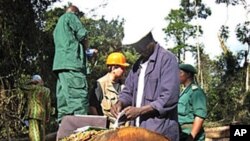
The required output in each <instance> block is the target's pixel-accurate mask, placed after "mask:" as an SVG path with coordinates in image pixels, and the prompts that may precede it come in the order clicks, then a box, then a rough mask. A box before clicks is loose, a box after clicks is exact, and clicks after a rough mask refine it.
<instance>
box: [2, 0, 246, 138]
mask: <svg viewBox="0 0 250 141" xmlns="http://www.w3.org/2000/svg"><path fill="white" fill-rule="evenodd" d="M56 1H57V0H26V1H17V0H0V35H1V38H0V139H7V138H8V139H10V138H13V137H16V138H19V137H23V136H27V127H26V125H25V123H24V121H25V109H26V101H27V99H26V96H25V95H24V94H23V92H22V91H21V90H20V89H19V87H20V86H21V85H22V84H23V83H25V82H26V81H27V80H29V79H30V78H31V76H32V75H33V74H40V75H41V76H42V77H43V79H44V81H45V85H46V86H47V87H49V88H50V89H51V92H52V93H51V99H52V106H53V109H54V110H53V112H52V113H51V114H52V118H51V120H50V124H49V125H48V126H47V132H55V131H56V130H57V123H56V120H55V119H56V108H55V107H56V95H55V86H56V76H55V74H54V73H53V72H52V63H53V56H54V43H53V37H52V32H53V29H54V27H55V25H56V22H57V20H58V18H59V17H60V16H61V15H62V14H63V13H64V8H65V7H67V6H68V5H65V7H64V8H54V9H48V7H50V6H51V5H52V4H53V3H54V2H56ZM215 3H217V4H221V3H224V4H225V6H229V5H244V8H246V9H247V8H248V7H249V3H247V1H245V0H215ZM106 4H108V0H107V3H105V4H103V5H100V7H105V5H106ZM69 5H70V3H69ZM93 10H96V9H93ZM249 12H250V11H248V13H249ZM211 14H219V13H213V11H211V9H210V8H209V7H207V6H206V5H204V4H203V3H202V0H194V1H193V0H181V1H180V5H179V8H178V9H172V10H171V11H170V13H169V14H168V15H166V18H165V20H166V21H168V24H166V27H165V28H164V29H163V31H164V33H165V35H166V42H167V41H168V40H173V41H174V43H175V44H174V46H173V47H172V48H170V49H169V50H171V51H172V52H173V53H174V54H175V55H176V56H177V58H178V59H179V62H180V63H181V62H183V61H184V60H185V57H186V53H191V54H192V55H193V57H194V58H195V66H196V68H197V70H198V74H197V80H198V82H199V84H200V85H201V86H202V87H203V89H204V90H205V92H206V95H207V98H208V119H207V120H206V124H205V125H206V126H220V125H228V124H230V123H232V122H239V123H244V124H249V121H250V111H249V110H250V103H249V102H250V93H249V87H250V86H249V85H250V84H249V58H248V56H249V47H250V21H248V20H246V21H245V22H243V23H239V24H238V25H237V26H236V27H235V29H236V30H235V31H230V30H229V28H228V27H227V26H226V25H222V26H221V28H220V30H219V31H218V33H219V34H218V40H219V41H220V46H218V48H221V49H222V50H223V53H222V54H221V55H219V56H217V58H215V59H211V58H210V57H209V55H208V54H206V53H205V52H204V45H203V44H202V43H201V42H196V43H194V44H190V43H188V42H186V41H187V40H188V39H190V38H193V39H195V38H198V37H199V36H202V34H203V30H202V27H201V26H200V25H198V24H194V23H193V22H192V20H193V19H197V18H200V19H204V20H206V18H207V17H209V16H210V15H211ZM81 21H82V22H83V23H84V24H85V26H86V28H87V29H88V30H89V31H90V35H89V39H90V42H89V43H90V47H92V48H97V49H98V50H99V53H98V56H97V57H96V58H94V59H93V60H91V61H89V62H88V66H89V75H88V82H89V92H90V94H92V93H93V86H94V83H95V80H96V79H98V78H99V77H101V76H102V75H104V74H105V73H106V72H107V70H106V69H105V68H106V66H105V60H106V57H107V55H108V54H109V53H110V52H113V51H122V52H123V53H124V54H125V55H126V57H127V59H128V62H129V63H130V64H133V63H134V62H135V60H136V59H137V58H138V56H139V54H137V53H136V52H135V51H134V50H133V49H132V48H130V47H123V46H122V44H121V40H122V38H123V37H124V20H121V19H118V18H117V19H112V20H106V19H105V18H104V17H101V18H99V19H93V18H89V17H87V16H86V15H85V13H83V12H82V15H81ZM229 32H235V35H236V37H237V39H238V40H239V41H240V42H241V43H242V44H243V45H247V47H248V48H247V49H245V50H240V51H238V52H237V53H236V54H235V53H232V51H230V49H229V48H228V46H227V44H226V43H227V39H228V38H229ZM129 69H130V68H129Z"/></svg>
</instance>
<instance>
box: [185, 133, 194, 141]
mask: <svg viewBox="0 0 250 141" xmlns="http://www.w3.org/2000/svg"><path fill="white" fill-rule="evenodd" d="M193 140H194V137H193V136H192V134H191V133H190V134H189V135H188V137H187V139H186V141H193Z"/></svg>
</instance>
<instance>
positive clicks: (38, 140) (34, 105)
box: [22, 75, 51, 141]
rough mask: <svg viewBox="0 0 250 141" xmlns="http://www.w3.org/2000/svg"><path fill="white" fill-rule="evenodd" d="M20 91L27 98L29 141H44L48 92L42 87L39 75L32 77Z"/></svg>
mask: <svg viewBox="0 0 250 141" xmlns="http://www.w3.org/2000/svg"><path fill="white" fill-rule="evenodd" d="M22 90H23V91H24V93H25V94H26V95H27V97H28V121H29V139H30V141H45V122H48V121H49V117H50V103H51V99H50V90H49V89H48V88H46V87H45V86H43V80H42V78H41V76H40V75H34V76H33V77H32V80H31V81H30V82H28V84H27V85H25V86H23V87H22Z"/></svg>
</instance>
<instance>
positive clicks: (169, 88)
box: [150, 55, 180, 116]
mask: <svg viewBox="0 0 250 141" xmlns="http://www.w3.org/2000/svg"><path fill="white" fill-rule="evenodd" d="M161 67H162V68H161V78H163V79H161V81H160V82H159V83H160V84H159V87H160V88H159V89H160V91H159V93H160V94H159V96H158V98H157V99H156V100H155V101H153V102H151V103H150V105H151V106H152V107H153V108H154V109H155V110H157V111H158V112H159V114H160V115H161V116H164V115H165V114H167V113H168V112H169V111H171V110H173V109H175V108H177V104H178V97H179V84H180V83H179V77H178V76H179V68H178V63H177V60H176V58H174V57H173V56H172V57H167V56H166V55H165V56H164V58H163V59H162V65H161Z"/></svg>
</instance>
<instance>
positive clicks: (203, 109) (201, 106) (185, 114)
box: [178, 84, 207, 125]
mask: <svg viewBox="0 0 250 141" xmlns="http://www.w3.org/2000/svg"><path fill="white" fill-rule="evenodd" d="M195 116H198V117H201V118H204V119H205V118H206V117H207V103H206V96H205V93H204V92H203V90H202V89H201V88H200V87H199V86H197V85H195V84H190V85H189V86H188V87H186V89H185V90H183V92H182V93H181V94H180V97H179V102H178V120H179V123H180V124H181V125H183V124H190V123H193V121H194V118H195Z"/></svg>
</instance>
